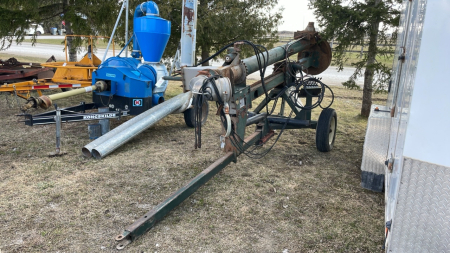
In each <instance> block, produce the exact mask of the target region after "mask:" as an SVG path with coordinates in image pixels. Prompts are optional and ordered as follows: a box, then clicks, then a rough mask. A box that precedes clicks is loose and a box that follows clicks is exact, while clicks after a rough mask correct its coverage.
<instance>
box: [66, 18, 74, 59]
mask: <svg viewBox="0 0 450 253" xmlns="http://www.w3.org/2000/svg"><path fill="white" fill-rule="evenodd" d="M72 34H73V33H72V26H71V24H70V22H69V21H66V35H72ZM72 38H73V37H66V39H67V50H69V61H70V62H76V61H77V50H76V48H75V45H74V43H73V42H72Z"/></svg>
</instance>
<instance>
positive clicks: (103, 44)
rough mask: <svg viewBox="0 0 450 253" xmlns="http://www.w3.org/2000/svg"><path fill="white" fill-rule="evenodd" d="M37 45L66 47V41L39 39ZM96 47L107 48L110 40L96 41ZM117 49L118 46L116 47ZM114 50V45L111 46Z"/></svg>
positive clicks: (26, 40)
mask: <svg viewBox="0 0 450 253" xmlns="http://www.w3.org/2000/svg"><path fill="white" fill-rule="evenodd" d="M23 42H31V39H25V40H23ZM36 43H38V44H50V45H64V39H62V40H59V39H37V40H36ZM93 44H95V47H97V48H106V46H107V45H108V40H104V39H98V40H96V41H94V43H93ZM116 47H117V45H116ZM111 48H112V45H111Z"/></svg>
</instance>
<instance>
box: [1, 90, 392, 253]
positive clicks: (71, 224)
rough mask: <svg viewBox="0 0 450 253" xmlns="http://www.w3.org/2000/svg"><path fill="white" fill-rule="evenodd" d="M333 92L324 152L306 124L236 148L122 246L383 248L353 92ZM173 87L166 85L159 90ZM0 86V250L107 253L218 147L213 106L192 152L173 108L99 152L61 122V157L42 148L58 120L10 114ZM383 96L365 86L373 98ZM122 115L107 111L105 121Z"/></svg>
mask: <svg viewBox="0 0 450 253" xmlns="http://www.w3.org/2000/svg"><path fill="white" fill-rule="evenodd" d="M333 90H334V92H335V94H336V99H335V103H334V105H333V106H332V107H333V108H334V109H336V111H337V115H338V129H337V135H336V142H335V146H334V149H333V150H332V151H331V152H329V153H321V152H318V151H317V149H316V147H315V140H314V138H315V131H314V130H300V129H299V130H286V131H285V133H284V134H283V135H282V136H281V138H280V140H279V142H278V143H277V144H276V145H275V147H274V148H273V150H272V151H271V152H270V153H269V154H268V155H267V156H265V157H264V158H262V159H259V160H253V159H250V158H248V157H245V156H240V157H239V158H238V162H237V163H236V164H231V165H229V166H228V167H226V168H225V169H224V170H223V171H222V172H220V173H219V174H218V175H217V176H216V177H214V178H213V179H212V180H211V181H210V182H208V183H207V184H206V185H205V186H203V187H201V188H200V189H199V190H198V191H197V192H196V193H195V194H194V195H192V196H191V197H190V198H189V199H187V200H186V201H185V202H184V203H183V204H181V205H180V206H179V207H177V208H176V209H175V210H174V211H172V212H171V213H170V214H169V215H168V216H167V217H166V218H165V219H164V220H163V221H161V222H160V223H158V224H157V225H156V226H155V227H154V228H153V229H151V230H150V231H149V232H148V233H147V234H146V235H144V236H143V237H141V238H139V239H138V240H137V241H135V242H133V243H132V244H130V245H129V246H127V248H126V252H380V251H381V245H382V244H383V240H384V236H383V233H384V224H383V223H384V218H383V217H384V203H383V202H384V195H383V194H379V193H373V192H370V191H367V190H364V189H362V188H361V186H360V164H361V157H362V146H363V142H364V134H365V127H366V124H367V121H366V120H365V119H363V118H361V117H360V116H359V110H360V107H361V97H362V92H361V91H354V90H345V89H343V88H340V87H333ZM180 92H181V88H180V84H179V83H175V82H171V83H170V84H169V88H168V90H167V93H166V96H167V98H170V97H173V96H175V95H177V94H179V93H180ZM0 95H1V96H0V108H1V110H0V121H1V126H2V131H0V157H1V160H0V163H1V168H2V173H0V187H1V189H2V191H0V224H1V225H2V229H1V230H0V238H1V239H0V250H1V251H2V252H112V251H115V242H114V239H113V238H114V237H115V236H116V235H117V234H119V233H121V232H122V230H123V229H124V227H125V226H127V225H129V224H131V223H132V222H134V220H135V219H137V218H138V217H140V216H141V215H143V214H144V213H146V212H147V211H148V210H150V209H151V208H153V207H154V206H156V205H157V204H158V203H159V202H160V201H162V200H164V199H165V198H166V197H168V196H169V195H170V194H171V193H173V192H174V191H175V190H177V189H178V188H179V187H181V186H182V185H184V184H185V183H186V182H187V181H189V180H190V179H191V178H193V177H195V176H196V175H197V174H198V173H199V172H200V171H202V170H203V169H204V168H206V167H207V166H208V165H210V164H211V163H213V162H214V161H215V160H216V159H218V158H219V157H221V156H222V155H223V153H222V151H221V150H220V148H219V135H220V134H221V130H220V126H219V120H218V118H217V116H215V111H216V108H215V106H213V104H211V105H210V113H209V119H208V122H207V123H206V125H205V127H204V128H203V134H202V138H203V143H202V144H203V145H202V149H199V150H195V149H194V148H193V146H194V132H193V130H192V129H190V128H187V127H186V126H185V124H184V120H183V115H181V114H174V115H169V116H168V117H166V118H165V119H163V120H162V121H161V122H159V123H158V124H156V125H155V126H153V127H151V128H150V129H148V130H146V131H145V132H143V133H142V134H140V135H139V137H137V138H135V139H133V140H132V141H130V142H129V143H127V144H125V145H124V146H122V147H121V148H119V149H117V150H116V151H114V152H113V153H112V154H110V155H109V156H107V157H106V158H104V159H103V160H94V159H87V158H84V157H83V156H82V154H81V148H82V147H83V146H84V145H86V144H88V143H89V142H90V140H89V139H88V132H87V125H88V124H89V123H95V122H78V123H63V125H62V151H63V152H66V155H64V156H60V157H49V156H48V153H50V152H53V151H54V146H55V126H54V125H47V126H34V127H28V126H25V125H24V124H23V123H19V122H17V120H18V119H19V118H18V117H17V116H15V114H17V113H19V111H18V109H17V107H16V106H17V105H16V104H14V103H13V99H12V98H11V97H7V96H5V95H4V94H0ZM385 96H386V95H376V94H374V102H375V103H383V100H384V99H385ZM90 99H91V98H90V95H89V94H86V95H83V96H81V97H73V98H70V99H67V100H61V101H59V102H58V104H59V106H69V105H75V104H78V103H79V102H80V101H89V100H90ZM10 106H13V108H10ZM41 111H42V110H37V111H32V113H37V112H41ZM319 112H320V111H318V110H316V111H313V118H314V119H316V118H317V117H318V113H319ZM122 122H123V120H122V121H120V122H119V121H117V120H113V121H112V128H113V127H115V126H117V125H119V124H120V123H122ZM274 139H275V138H272V139H271V141H269V143H268V144H267V145H271V143H272V142H273V140H274Z"/></svg>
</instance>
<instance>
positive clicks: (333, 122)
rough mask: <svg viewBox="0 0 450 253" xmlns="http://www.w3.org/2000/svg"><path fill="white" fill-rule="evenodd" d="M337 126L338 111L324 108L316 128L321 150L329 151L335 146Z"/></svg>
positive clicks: (317, 143)
mask: <svg viewBox="0 0 450 253" xmlns="http://www.w3.org/2000/svg"><path fill="white" fill-rule="evenodd" d="M336 127H337V115H336V111H335V110H334V109H331V108H327V109H324V110H322V112H321V113H320V116H319V121H318V122H317V128H316V146H317V149H318V150H319V151H321V152H328V151H330V150H331V149H332V148H333V144H334V139H335V137H336Z"/></svg>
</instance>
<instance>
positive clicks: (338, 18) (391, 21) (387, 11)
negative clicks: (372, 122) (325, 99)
mask: <svg viewBox="0 0 450 253" xmlns="http://www.w3.org/2000/svg"><path fill="white" fill-rule="evenodd" d="M401 2H402V1H401V0H310V7H311V8H313V9H314V14H315V15H316V18H317V19H318V22H319V26H321V27H322V28H323V33H322V35H323V37H324V38H326V39H328V40H329V41H331V40H334V41H335V42H338V43H339V45H338V46H336V47H335V48H334V54H333V58H334V59H333V61H334V63H335V64H336V65H337V66H338V67H339V70H342V68H343V64H344V63H345V61H346V60H347V59H348V57H347V52H346V51H347V50H349V49H351V48H356V47H361V46H368V50H367V52H365V53H364V54H363V55H362V57H361V58H360V59H359V61H358V62H356V63H354V64H352V65H354V66H355V67H356V71H355V72H354V74H353V75H352V76H351V77H350V78H349V80H348V81H347V82H345V83H344V85H346V86H350V87H351V86H352V85H355V81H354V80H355V79H356V78H357V77H359V76H362V75H364V88H363V101H362V107H361V115H362V116H364V117H369V114H370V107H371V105H372V91H373V87H374V85H381V84H383V83H386V82H387V81H388V80H389V79H390V74H391V70H390V68H389V67H387V66H385V65H384V64H382V63H380V62H377V60H376V57H377V56H378V57H389V56H392V54H393V52H392V51H393V48H389V47H388V46H387V47H379V46H378V45H380V44H382V45H391V44H395V40H396V34H397V31H396V29H397V27H398V24H399V17H400V11H399V8H400V4H401ZM364 68H365V71H364V74H362V71H363V69H364ZM374 75H376V76H377V81H376V82H377V83H374Z"/></svg>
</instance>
